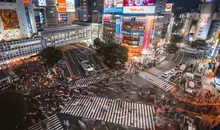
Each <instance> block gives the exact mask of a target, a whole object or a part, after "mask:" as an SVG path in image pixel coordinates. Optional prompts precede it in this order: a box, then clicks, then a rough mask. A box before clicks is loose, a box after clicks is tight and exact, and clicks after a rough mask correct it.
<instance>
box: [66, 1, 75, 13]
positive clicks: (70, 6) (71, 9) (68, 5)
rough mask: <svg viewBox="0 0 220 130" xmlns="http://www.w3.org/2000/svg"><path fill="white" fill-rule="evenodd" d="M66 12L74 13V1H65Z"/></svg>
mask: <svg viewBox="0 0 220 130" xmlns="http://www.w3.org/2000/svg"><path fill="white" fill-rule="evenodd" d="M66 10H67V12H75V2H74V0H66Z"/></svg>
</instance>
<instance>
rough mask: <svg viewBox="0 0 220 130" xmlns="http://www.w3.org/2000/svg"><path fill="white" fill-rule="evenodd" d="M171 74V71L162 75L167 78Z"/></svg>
mask: <svg viewBox="0 0 220 130" xmlns="http://www.w3.org/2000/svg"><path fill="white" fill-rule="evenodd" d="M169 75H170V73H169V72H166V73H164V74H163V76H162V77H163V78H167V77H168V76H169Z"/></svg>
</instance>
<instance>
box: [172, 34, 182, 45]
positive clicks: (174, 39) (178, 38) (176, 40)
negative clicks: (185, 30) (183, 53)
mask: <svg viewBox="0 0 220 130" xmlns="http://www.w3.org/2000/svg"><path fill="white" fill-rule="evenodd" d="M182 41H183V37H182V36H180V35H172V37H171V39H170V42H171V43H180V42H182Z"/></svg>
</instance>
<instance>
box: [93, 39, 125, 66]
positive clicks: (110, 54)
mask: <svg viewBox="0 0 220 130" xmlns="http://www.w3.org/2000/svg"><path fill="white" fill-rule="evenodd" d="M94 45H95V47H96V51H97V53H98V54H99V55H101V56H102V58H103V59H104V63H105V64H106V65H107V66H108V67H110V68H115V67H116V66H117V65H121V64H124V63H125V62H126V61H127V59H128V49H127V48H126V47H124V46H121V45H120V44H117V43H108V44H106V43H104V42H101V41H100V40H98V39H95V41H94Z"/></svg>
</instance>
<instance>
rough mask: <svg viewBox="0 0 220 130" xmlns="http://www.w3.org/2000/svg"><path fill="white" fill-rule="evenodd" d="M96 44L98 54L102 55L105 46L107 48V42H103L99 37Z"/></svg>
mask: <svg viewBox="0 0 220 130" xmlns="http://www.w3.org/2000/svg"><path fill="white" fill-rule="evenodd" d="M94 46H95V48H96V51H97V53H98V54H100V55H102V54H103V53H104V50H103V48H105V43H103V42H102V41H101V40H100V39H99V38H96V39H95V40H94Z"/></svg>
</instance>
